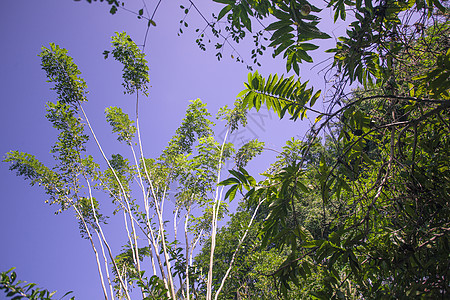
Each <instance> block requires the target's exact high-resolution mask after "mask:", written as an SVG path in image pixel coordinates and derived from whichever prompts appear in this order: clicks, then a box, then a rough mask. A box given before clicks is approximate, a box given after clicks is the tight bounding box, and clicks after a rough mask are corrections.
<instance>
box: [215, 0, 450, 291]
mask: <svg viewBox="0 0 450 300" xmlns="http://www.w3.org/2000/svg"><path fill="white" fill-rule="evenodd" d="M225 2H226V4H228V6H227V7H225V8H224V11H225V10H226V11H227V12H226V13H228V11H231V13H230V14H229V17H228V20H229V21H230V22H231V23H232V24H233V25H234V27H233V28H235V29H236V30H243V28H244V27H245V28H247V29H249V28H250V26H249V25H248V21H246V20H245V16H244V15H246V14H247V12H246V13H241V14H242V15H239V12H241V11H242V10H243V8H245V9H247V8H248V9H251V12H252V14H254V15H255V16H262V17H265V16H267V15H268V14H269V12H270V14H273V16H274V17H276V18H277V19H279V20H280V21H278V22H276V23H271V24H270V25H269V26H268V27H267V28H266V29H268V30H274V31H275V32H274V34H273V35H272V37H271V40H272V44H271V45H272V46H275V47H277V48H276V50H275V55H277V54H280V53H282V52H283V51H285V52H284V56H285V58H287V70H289V69H290V67H291V65H293V64H294V65H295V64H296V63H297V62H299V59H298V58H296V60H295V59H293V58H292V59H291V56H292V57H293V56H294V55H295V56H296V57H297V55H298V56H300V54H299V52H298V51H302V49H300V48H301V47H302V46H301V45H302V42H303V41H304V40H305V39H315V38H319V36H314V35H308V33H307V29H308V28H311V27H310V26H315V25H317V23H316V22H315V21H314V22H312V23H313V24H314V25H311V24H309V25H308V24H305V23H304V22H307V21H306V20H302V21H301V22H299V21H300V20H299V19H298V18H299V14H297V12H298V9H302V8H304V7H303V6H302V5H306V4H302V3H301V2H300V1H298V2H297V1H291V2H289V3H288V2H284V1H280V2H275V1H274V2H270V1H264V2H257V3H248V2H245V3H240V4H239V5H238V6H234V2H233V3H231V2H232V1H225ZM328 6H329V7H333V9H334V10H335V19H337V18H339V17H340V18H342V19H345V15H346V11H348V10H349V9H347V8H346V6H347V7H351V8H352V10H353V13H354V16H355V18H356V19H357V21H355V22H353V23H351V29H350V30H348V32H347V33H348V36H347V37H342V38H340V39H339V40H340V41H339V42H338V43H337V45H336V48H334V49H330V50H329V51H330V52H333V53H335V60H334V63H333V67H335V68H336V72H337V73H336V75H335V76H336V79H337V83H335V85H334V87H335V91H334V93H333V94H332V96H331V97H330V100H329V106H328V109H327V110H326V111H323V112H318V113H319V116H318V118H317V119H316V123H315V124H314V125H313V126H312V128H311V136H312V138H311V139H309V141H308V142H307V143H306V146H305V147H304V148H303V151H302V153H301V155H300V158H299V159H298V160H297V161H294V162H292V163H291V164H290V165H289V166H287V167H285V168H283V169H281V170H280V171H279V172H277V173H276V174H275V175H271V176H268V177H267V179H266V180H265V181H262V182H260V183H258V184H256V185H254V186H253V187H250V188H249V189H248V192H247V193H246V198H248V201H253V203H256V202H257V201H261V200H260V199H265V201H266V202H268V203H269V207H270V210H269V212H270V214H269V216H268V217H267V218H266V220H265V221H264V224H263V226H262V232H261V234H262V235H263V243H262V247H263V248H264V247H269V246H271V245H273V246H276V247H278V248H279V249H280V251H281V249H284V248H286V247H287V248H288V249H289V253H288V258H287V259H286V260H285V261H284V262H283V263H282V264H281V265H280V266H279V268H278V270H277V275H278V279H279V280H280V283H281V290H282V291H283V293H284V294H287V292H288V290H289V289H290V288H291V286H290V284H292V283H294V284H296V285H301V284H300V283H299V278H298V277H300V276H302V277H307V275H308V274H309V270H310V269H314V268H315V270H316V271H315V272H318V273H319V272H320V271H323V272H325V277H324V284H323V288H322V289H319V290H312V291H311V294H312V295H313V296H314V297H317V298H321V299H331V298H333V299H334V298H346V297H351V294H352V293H354V290H353V288H356V295H355V294H353V295H355V296H356V297H363V298H378V297H382V296H383V297H385V296H387V297H395V298H409V297H435V298H442V299H443V298H445V297H446V295H447V293H448V290H447V289H448V274H447V269H448V268H447V267H448V263H449V261H448V255H447V252H448V251H447V249H448V226H447V225H448V217H449V211H448V208H449V206H448V193H447V188H446V186H448V159H447V153H448V151H449V149H448V145H447V136H448V129H449V127H448V124H449V123H448V122H449V120H448V112H449V103H450V102H449V99H448V96H449V94H448V88H449V85H448V74H449V73H448V67H449V64H448V57H449V56H448V55H449V53H450V52H449V50H448V49H449V44H448V38H447V36H448V13H447V9H446V8H445V7H444V6H443V5H442V4H441V3H440V2H439V3H438V2H432V1H429V2H427V3H424V2H422V1H415V2H414V1H409V2H406V1H405V2H403V1H380V2H378V1H373V2H371V1H366V2H365V3H364V4H363V3H362V2H358V1H357V2H356V3H353V2H346V3H344V2H343V1H331V2H330V3H329V5H328ZM314 9H315V8H314V7H311V11H314ZM308 11H309V9H308ZM226 13H225V14H226ZM248 14H250V13H248ZM252 14H250V15H252ZM221 15H223V14H221ZM301 15H303V13H301ZM306 15H307V16H310V15H309V14H306ZM300 18H302V17H300ZM309 18H314V17H313V16H310V17H308V19H307V20H311V19H309ZM412 19H414V22H415V21H416V20H419V22H416V23H413V21H411V20H412ZM246 22H247V25H246ZM295 28H296V34H291V35H289V34H285V32H290V31H293V30H294V29H295ZM278 45H279V46H278ZM446 61H447V62H446ZM293 68H294V67H293ZM296 72H298V71H296ZM354 82H357V83H358V84H361V85H362V87H361V88H360V89H357V90H354V91H353V92H350V93H346V90H345V88H344V87H345V85H347V84H349V83H350V84H352V83H354ZM240 95H241V96H242V97H243V98H244V104H245V105H247V107H249V108H253V107H255V108H256V109H259V107H260V106H261V104H266V105H267V107H269V108H270V109H272V110H274V111H275V112H277V113H278V115H279V116H280V118H283V117H284V116H285V115H286V114H289V115H290V117H291V119H294V120H296V119H298V118H300V119H302V118H304V116H305V114H306V113H307V112H308V111H311V108H310V107H312V106H313V105H314V103H315V101H316V97H314V96H312V95H313V93H312V91H308V90H305V85H304V84H302V83H301V82H300V81H297V80H295V79H294V78H293V77H291V78H286V79H285V78H284V77H278V76H277V75H273V76H272V75H271V76H269V78H268V79H264V78H263V77H262V76H261V75H259V74H258V72H255V73H253V74H250V75H249V80H248V82H247V83H246V89H245V90H244V91H243V92H242V93H241V94H240ZM312 111H314V110H312ZM322 119H323V120H322ZM327 129H328V131H327ZM321 134H325V135H326V136H328V137H331V138H332V140H333V141H334V143H335V148H336V149H337V150H338V151H337V152H335V153H336V158H337V160H335V162H333V163H332V164H329V161H327V159H326V158H325V156H323V155H322V157H321V159H320V164H319V166H318V167H317V176H316V178H315V180H316V183H318V184H319V187H320V190H321V197H322V201H323V204H324V205H326V206H331V207H332V208H333V210H335V211H334V212H333V213H332V214H331V215H330V217H332V219H333V220H332V221H331V222H330V223H329V224H327V226H326V227H329V228H330V229H331V233H330V234H329V235H328V236H324V237H323V238H314V237H312V236H311V235H310V234H309V231H308V230H306V229H305V228H304V227H303V224H302V222H299V221H298V220H299V219H300V215H299V214H298V213H297V212H296V211H295V205H296V204H297V203H299V202H301V201H302V199H303V198H304V196H303V195H302V193H311V191H310V190H309V189H308V188H307V186H306V179H305V178H304V177H305V174H306V173H309V171H308V170H305V166H304V162H305V160H306V159H307V157H308V155H309V153H310V151H311V147H312V145H314V143H313V141H314V139H315V137H317V136H319V135H321ZM430 145H434V146H432V147H430ZM419 153H420V154H419ZM236 185H237V186H240V185H241V183H240V182H239V183H237V184H236ZM290 218H294V224H295V226H293V227H292V226H290V224H289V222H288V220H289V219H290ZM280 220H281V221H280ZM283 220H285V221H283ZM348 281H350V282H351V283H352V284H350V285H346V282H348Z"/></svg>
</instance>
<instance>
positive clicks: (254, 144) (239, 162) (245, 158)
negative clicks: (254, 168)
mask: <svg viewBox="0 0 450 300" xmlns="http://www.w3.org/2000/svg"><path fill="white" fill-rule="evenodd" d="M263 147H264V142H258V140H256V139H254V140H250V141H249V142H247V143H245V144H244V145H242V147H241V148H240V149H239V150H238V151H237V152H236V155H235V156H234V160H235V161H236V167H237V168H238V169H239V168H243V167H245V166H246V165H247V164H248V162H249V161H250V160H252V159H253V158H254V157H256V156H257V155H259V154H261V153H262V151H263Z"/></svg>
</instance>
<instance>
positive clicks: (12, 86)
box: [0, 0, 342, 299]
mask: <svg viewBox="0 0 450 300" xmlns="http://www.w3.org/2000/svg"><path fill="white" fill-rule="evenodd" d="M128 2H129V4H127V5H128V6H127V8H130V9H134V10H135V11H136V10H139V9H140V8H141V7H142V1H141V0H139V1H138V0H130V1H128ZM196 2H197V4H198V7H199V9H200V10H201V11H202V13H203V14H204V15H205V16H207V17H210V16H211V12H213V11H214V12H216V14H217V13H218V11H219V10H220V7H221V5H217V4H214V3H210V2H211V1H196ZM147 3H148V9H149V10H150V11H153V9H154V7H155V4H156V1H153V0H152V1H147ZM187 3H188V1H162V2H161V5H160V7H159V8H158V11H157V13H156V15H155V18H154V21H155V22H156V25H157V26H156V27H152V28H151V30H150V31H149V35H148V37H147V44H146V50H145V53H146V55H147V60H148V62H149V67H150V72H149V75H150V80H151V88H150V90H149V98H148V99H146V100H145V101H143V102H142V105H141V112H140V116H141V131H142V135H143V140H144V141H143V142H144V149H145V150H144V151H145V154H146V156H147V157H157V156H159V154H160V152H161V150H162V149H164V147H165V146H166V145H167V142H168V141H169V140H170V138H171V136H172V135H173V134H174V132H175V130H176V128H177V127H178V126H179V124H180V122H181V119H182V118H183V116H184V112H185V109H186V107H187V105H188V103H189V102H188V101H189V100H192V99H196V98H200V99H201V100H202V101H203V102H205V103H207V104H208V109H209V110H210V112H211V114H213V115H214V114H215V113H216V112H217V110H218V109H219V108H220V107H221V106H223V105H228V106H231V105H232V104H233V102H234V100H235V98H236V95H237V94H238V93H239V92H240V91H241V90H242V89H244V85H243V82H245V81H246V79H247V74H248V70H247V69H246V66H245V65H244V64H240V63H236V62H234V61H233V60H232V59H231V58H230V56H231V54H233V55H234V56H236V53H232V51H230V49H229V48H226V49H225V52H224V53H225V54H224V59H223V60H222V61H220V62H218V61H217V59H216V57H215V51H214V49H213V48H214V46H213V44H210V45H208V44H207V47H208V48H209V50H208V51H206V52H204V51H201V50H200V49H199V48H198V47H197V45H196V43H195V39H196V38H197V33H195V30H194V29H195V28H197V27H199V28H203V27H204V26H205V23H204V21H203V20H202V19H201V17H200V16H199V15H198V14H197V13H196V12H195V11H191V12H190V13H189V14H188V16H187V18H186V21H187V22H188V24H189V27H188V28H183V30H184V34H183V35H181V36H178V34H177V33H178V30H179V26H180V23H179V21H180V20H181V19H183V18H184V13H183V10H181V9H180V8H179V5H180V4H181V5H184V6H186V7H187V6H188V4H187ZM108 10H109V8H108V6H107V5H106V4H105V3H94V4H88V3H87V2H86V1H81V2H75V1H73V0H39V1H31V0H15V1H8V0H7V1H4V3H3V5H2V10H1V11H0V36H1V39H2V42H1V44H2V47H0V57H1V58H2V63H1V71H0V87H1V90H2V96H1V97H2V112H3V113H2V118H0V122H1V124H0V126H1V127H0V128H2V129H1V131H0V137H1V138H0V153H2V154H1V156H2V157H3V156H4V154H5V153H7V152H8V151H11V150H19V151H24V152H27V153H30V154H33V155H35V156H36V157H37V158H38V159H40V160H41V161H42V162H43V163H44V164H47V165H48V166H51V165H52V156H51V154H50V153H49V151H50V149H51V147H52V145H53V143H54V140H55V138H56V131H55V130H54V129H53V128H52V126H51V124H49V122H47V120H46V118H45V113H46V112H45V103H46V102H47V101H55V99H56V95H55V93H54V91H52V90H51V89H50V87H51V85H50V84H49V83H46V77H45V74H44V71H42V70H41V68H40V61H39V57H37V54H38V53H39V52H40V48H41V47H42V46H48V45H49V43H51V42H54V43H56V44H59V45H60V46H61V47H64V48H66V49H68V50H69V55H70V56H72V57H73V58H74V61H75V63H76V64H77V65H78V67H79V68H80V70H81V71H82V75H81V76H82V77H83V78H84V79H85V80H86V83H87V86H88V90H89V95H88V99H89V102H88V103H87V104H86V105H85V107H84V108H85V110H86V111H87V114H88V116H89V118H90V121H91V123H92V125H93V127H94V130H95V131H96V133H97V135H98V136H99V137H100V142H101V143H102V144H103V146H104V148H105V149H106V152H107V153H108V154H109V155H111V154H113V153H118V152H121V151H125V148H124V146H123V145H120V144H119V143H118V142H117V141H115V137H114V136H113V135H112V134H111V130H110V128H109V125H108V124H107V123H106V120H105V117H104V109H105V108H106V107H109V106H119V107H121V108H122V109H124V111H126V112H128V113H130V114H132V113H133V110H134V104H133V103H134V102H133V101H134V100H133V98H131V97H129V96H125V95H124V94H123V89H122V86H121V66H120V65H119V64H118V63H117V62H115V61H113V60H112V59H108V60H105V59H104V58H103V55H102V52H103V51H104V50H109V49H110V48H111V47H110V37H111V36H112V35H113V34H114V32H116V31H118V32H119V31H126V32H127V33H128V34H129V35H130V36H131V37H132V38H133V40H135V41H136V43H137V44H140V42H139V41H143V38H144V35H145V29H146V22H143V21H142V20H138V19H137V18H136V16H135V15H133V14H131V13H129V12H126V11H124V10H119V11H118V13H117V14H116V15H114V16H112V15H110V14H109V13H108ZM332 26H335V28H336V30H342V27H341V28H340V29H339V26H337V25H332ZM237 49H238V51H239V52H240V53H241V54H243V55H244V56H246V57H248V56H249V55H250V50H251V44H248V43H243V44H241V45H239V47H238V48H237ZM320 52H321V50H319V51H318V52H317V53H320ZM325 58H326V57H320V56H319V57H318V59H317V60H316V61H321V60H323V59H325ZM261 63H262V67H260V68H258V71H259V72H260V73H262V74H263V75H268V74H269V73H283V71H284V69H285V66H284V62H283V61H282V60H281V59H273V58H272V57H271V56H270V55H265V57H264V58H263V59H262V60H261ZM313 66H315V65H314V64H311V65H306V66H305V67H303V68H302V71H301V77H302V78H303V80H311V84H312V85H314V86H315V89H316V90H317V89H323V88H324V85H323V80H322V77H323V74H321V73H319V70H320V69H321V68H322V67H323V66H324V65H321V66H316V67H314V68H313ZM325 88H326V87H325ZM319 105H320V104H319ZM249 119H250V122H249V126H248V128H246V129H243V130H241V131H240V132H238V133H237V134H235V135H233V136H231V137H230V139H231V141H233V142H235V143H236V144H237V145H240V144H241V143H242V142H243V141H245V140H248V139H251V138H259V139H260V140H262V141H265V142H266V146H267V148H272V149H275V150H280V149H281V147H282V146H283V145H284V142H285V141H286V140H287V139H289V138H291V137H297V138H301V137H302V136H303V134H304V133H305V131H306V129H307V128H308V126H309V125H308V121H306V122H303V123H300V122H296V123H293V122H289V121H288V120H282V121H279V120H278V118H277V117H276V116H275V114H274V113H268V112H267V111H261V113H260V114H256V113H255V112H254V111H252V112H251V113H250V115H249ZM215 130H216V134H217V137H218V139H219V140H220V137H221V134H223V130H224V124H223V123H218V125H216V128H215ZM92 146H93V145H92ZM90 150H91V151H92V153H93V154H94V155H95V156H96V157H97V158H100V156H99V153H98V151H96V149H95V147H91V148H90ZM270 161H273V154H270V153H269V154H266V156H263V158H259V159H256V160H255V162H254V163H253V165H251V167H250V169H251V170H254V171H255V172H262V171H263V170H264V169H265V168H267V167H268V162H270ZM0 178H1V181H0V188H1V191H2V195H1V198H0V201H1V209H0V228H1V232H2V234H1V240H0V271H6V270H8V269H9V268H11V267H16V271H17V273H18V277H19V279H21V280H26V281H28V282H34V283H37V284H38V286H40V287H43V288H46V289H48V290H51V291H54V290H58V294H57V295H60V296H62V295H63V294H64V293H65V292H67V291H74V294H73V295H74V296H76V299H101V297H102V293H101V289H100V285H99V280H98V275H97V272H96V267H95V260H94V256H93V254H92V250H91V248H90V246H89V243H88V241H87V240H83V239H82V238H81V237H80V234H79V231H78V225H77V222H76V220H75V219H74V217H73V213H72V212H70V211H68V212H65V213H63V214H60V215H55V214H54V212H55V211H56V210H57V207H54V206H48V205H47V204H45V203H44V201H45V200H46V195H45V193H44V191H43V190H42V189H40V188H39V187H37V186H34V187H31V186H29V183H28V182H26V181H24V180H23V178H20V177H17V176H16V175H15V174H14V173H13V172H11V171H9V170H8V164H7V163H4V162H1V163H0ZM114 230H115V229H114V227H113V229H109V230H108V231H107V235H109V237H110V238H111V240H112V245H113V246H115V247H116V248H118V247H120V245H121V244H122V243H123V240H122V239H120V238H117V239H116V238H115V237H116V234H115V232H114ZM3 296H4V295H3V294H0V299H2V297H3Z"/></svg>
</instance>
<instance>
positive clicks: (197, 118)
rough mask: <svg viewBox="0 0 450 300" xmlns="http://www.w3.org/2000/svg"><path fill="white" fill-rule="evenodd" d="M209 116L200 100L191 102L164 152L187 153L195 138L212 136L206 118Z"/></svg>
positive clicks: (210, 123)
mask: <svg viewBox="0 0 450 300" xmlns="http://www.w3.org/2000/svg"><path fill="white" fill-rule="evenodd" d="M209 116H211V115H210V114H209V112H208V110H207V109H206V104H204V103H202V101H201V100H200V99H196V100H192V101H191V104H189V106H188V108H187V110H186V116H185V118H184V119H183V121H182V123H181V126H180V127H179V128H178V129H177V131H176V135H175V136H174V137H173V138H172V140H171V141H170V143H169V147H168V149H167V150H166V152H170V153H175V152H177V153H189V152H191V151H192V145H193V143H194V141H195V137H196V136H197V138H202V137H207V136H208V135H210V134H212V129H211V126H212V125H213V123H212V122H211V121H210V120H209V119H208V118H207V117H209Z"/></svg>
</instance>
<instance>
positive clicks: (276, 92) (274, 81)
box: [238, 72, 320, 120]
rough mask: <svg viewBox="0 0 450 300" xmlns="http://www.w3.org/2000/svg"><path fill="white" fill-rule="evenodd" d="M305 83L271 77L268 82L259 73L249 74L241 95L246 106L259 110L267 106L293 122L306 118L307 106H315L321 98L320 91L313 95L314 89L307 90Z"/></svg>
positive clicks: (291, 78)
mask: <svg viewBox="0 0 450 300" xmlns="http://www.w3.org/2000/svg"><path fill="white" fill-rule="evenodd" d="M306 84H307V82H305V83H301V82H300V81H299V80H295V79H294V77H293V76H292V77H289V78H284V77H283V76H281V77H280V78H278V75H276V74H275V75H270V76H269V78H268V79H267V80H266V79H264V78H263V77H262V76H261V75H260V74H259V73H258V72H255V73H253V74H252V73H249V74H248V82H247V83H245V86H246V89H245V90H243V91H242V92H241V93H239V95H238V97H243V99H244V100H243V103H244V106H245V107H247V108H249V109H250V108H253V107H254V108H256V110H259V109H260V108H261V105H263V104H265V105H266V106H267V109H269V110H270V109H272V110H273V111H275V112H276V113H277V114H278V116H279V117H280V119H281V118H283V117H284V115H285V114H286V112H287V113H288V114H289V115H290V116H291V119H292V120H297V119H298V118H300V119H303V118H305V117H306V112H307V110H308V108H307V107H306V105H307V104H308V103H309V105H311V106H312V105H314V103H315V102H316V100H317V99H318V98H319V96H320V91H318V92H316V93H315V94H314V93H313V91H314V90H313V88H310V89H307V88H306Z"/></svg>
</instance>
